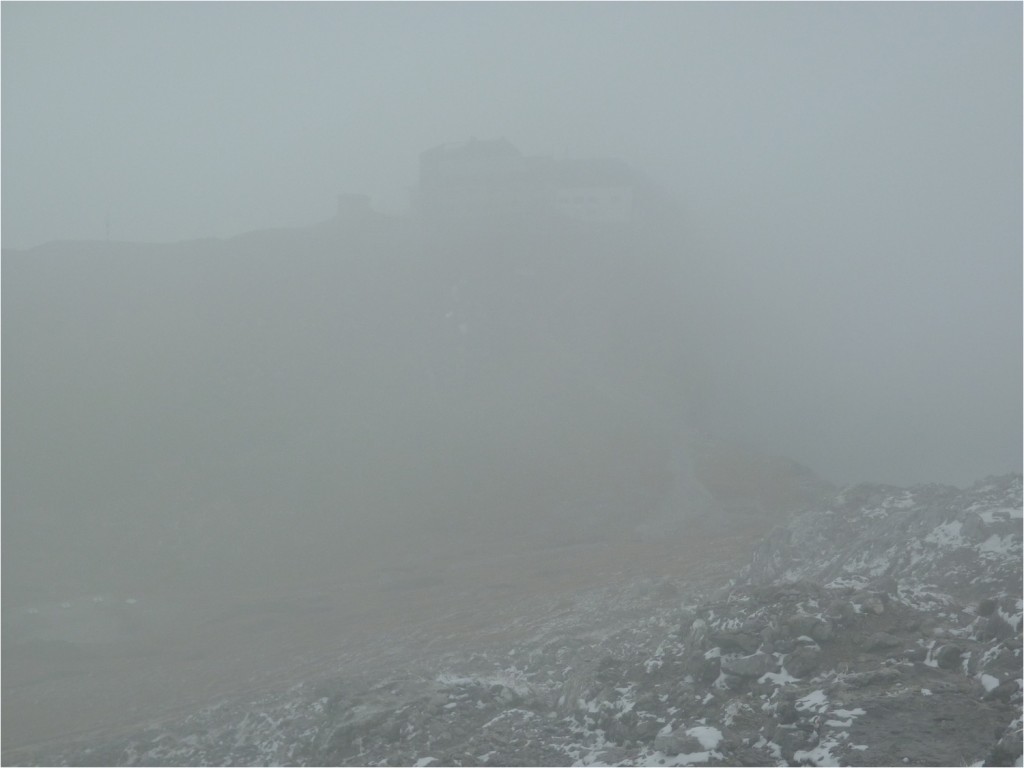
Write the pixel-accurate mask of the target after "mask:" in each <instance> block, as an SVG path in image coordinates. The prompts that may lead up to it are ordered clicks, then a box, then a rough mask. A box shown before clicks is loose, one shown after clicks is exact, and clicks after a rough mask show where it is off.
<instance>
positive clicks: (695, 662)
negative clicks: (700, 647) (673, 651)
mask: <svg viewBox="0 0 1024 768" xmlns="http://www.w3.org/2000/svg"><path fill="white" fill-rule="evenodd" d="M721 668H722V658H721V652H720V651H719V650H718V649H717V648H712V649H711V650H710V651H706V652H704V653H700V652H697V653H694V654H693V655H692V656H691V657H690V659H689V661H688V662H687V664H686V671H687V672H689V673H690V674H691V675H693V678H694V680H696V681H697V682H700V683H703V684H705V685H710V684H711V683H713V682H715V680H717V679H718V675H719V673H720V671H721Z"/></svg>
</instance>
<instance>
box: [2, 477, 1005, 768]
mask: <svg viewBox="0 0 1024 768" xmlns="http://www.w3.org/2000/svg"><path fill="white" fill-rule="evenodd" d="M1021 556H1022V552H1021V478H1020V476H1008V477H1002V478H990V479H988V480H986V481H983V482H981V483H978V484H977V485H975V486H974V487H972V488H970V489H967V490H958V489H955V488H949V487H943V486H921V487H915V488H912V489H909V490H908V489H900V488H891V487H883V486H869V485H864V486H857V487H854V488H849V489H846V490H844V491H843V492H842V493H840V494H839V495H838V496H836V497H835V498H833V499H832V501H831V502H830V503H828V504H825V505H823V506H821V507H820V508H817V509H814V510H811V511H808V512H805V513H802V514H800V515H797V516H796V517H794V518H792V519H790V520H789V521H788V522H787V523H786V524H785V525H784V526H782V527H780V528H777V529H776V530H775V531H774V532H773V533H772V534H771V535H769V536H768V537H767V538H765V539H764V540H763V541H762V542H761V543H760V544H758V545H757V546H756V548H755V550H754V552H753V554H752V556H750V555H749V553H748V556H747V558H746V562H745V563H744V562H735V563H733V562H719V563H717V564H716V566H715V567H714V568H707V569H705V570H704V571H703V572H701V573H700V574H696V575H694V576H693V578H688V579H687V580H686V581H685V582H684V581H682V580H678V579H677V580H673V579H666V578H658V579H653V578H650V577H642V578H637V579H632V580H631V579H628V578H622V579H619V580H617V581H616V582H615V583H613V584H612V585H610V586H609V585H595V586H593V587H590V588H584V589H582V590H581V591H579V592H578V593H576V594H575V595H573V597H572V598H571V599H569V598H566V597H564V596H561V597H552V598H551V599H550V601H549V604H546V605H543V606H541V607H540V609H538V610H536V611H535V612H534V613H532V614H530V615H523V614H521V615H508V616H507V617H506V619H505V620H504V623H503V624H502V625H501V626H494V627H491V631H490V632H488V633H487V634H486V637H485V636H484V635H481V634H479V633H478V634H476V635H472V636H466V637H463V638H461V640H460V636H459V633H458V631H457V628H455V627H453V628H452V634H451V636H450V637H448V638H447V639H445V642H443V643H441V644H440V647H441V648H443V649H444V650H443V651H440V650H439V651H436V652H434V651H431V650H430V646H429V645H428V643H426V642H425V641H424V639H423V638H418V637H416V636H414V635H407V636H404V637H401V638H399V637H389V638H382V639H381V646H380V648H378V649H377V652H376V653H375V654H371V655H367V656H365V657H362V658H357V657H355V658H350V659H347V660H339V662H338V664H337V665H336V667H335V668H336V674H333V675H329V676H324V677H320V678H318V679H315V680H310V681H306V682H302V683H296V684H295V685H294V686H293V687H291V688H288V689H280V690H277V691H273V692H270V693H266V694H264V695H262V696H260V697H258V698H253V697H249V698H236V699H232V700H225V701H222V702H220V703H218V704H217V705H215V706H211V707H208V708H206V709H204V710H202V711H196V712H193V713H191V714H189V715H188V716H183V717H180V718H179V719H175V720H165V721H163V722H160V723H153V724H151V725H149V726H147V727H139V728H138V729H136V730H134V731H131V732H127V733H124V732H123V733H121V734H120V735H118V736H117V737H112V736H109V735H108V736H106V737H103V738H100V737H95V738H92V739H91V740H90V741H88V742H84V743H78V744H76V745H74V746H73V747H71V746H66V747H64V748H61V749H56V748H49V749H48V750H46V751H45V753H44V751H42V750H37V751H34V752H22V753H20V754H18V755H17V756H16V758H15V756H12V759H8V760H6V762H8V763H12V760H14V761H16V762H18V763H22V764H24V763H43V764H46V763H49V764H75V765H86V764H94V765H115V764H116V765H156V764H165V765H190V764H247V765H270V764H294V765H420V766H425V765H602V764H604V765H666V766H667V765H1021V762H1022V761H1021V753H1022V749H1021V741H1022V735H1021V734H1022V717H1021V714H1022V674H1021V663H1022V658H1021V652H1022V651H1021V640H1022V635H1021V629H1022V601H1021Z"/></svg>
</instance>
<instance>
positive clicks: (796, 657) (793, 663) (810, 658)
mask: <svg viewBox="0 0 1024 768" xmlns="http://www.w3.org/2000/svg"><path fill="white" fill-rule="evenodd" d="M783 666H784V667H785V668H786V671H787V672H789V674H791V675H793V677H810V676H812V675H813V674H814V673H815V672H817V671H818V670H819V669H820V668H821V649H820V648H815V647H814V646H811V645H802V646H800V647H799V648H797V649H796V650H795V651H793V652H792V653H791V654H789V655H788V656H787V657H786V659H785V661H784V662H783Z"/></svg>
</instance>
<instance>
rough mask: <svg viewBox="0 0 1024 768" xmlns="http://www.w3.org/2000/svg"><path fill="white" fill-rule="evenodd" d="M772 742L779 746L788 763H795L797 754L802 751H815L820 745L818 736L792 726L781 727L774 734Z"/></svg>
mask: <svg viewBox="0 0 1024 768" xmlns="http://www.w3.org/2000/svg"><path fill="white" fill-rule="evenodd" d="M772 741H774V742H775V743H776V744H778V745H779V748H780V749H781V750H782V756H783V757H784V758H786V762H790V763H792V762H795V760H796V758H795V754H796V753H797V752H799V751H800V750H806V749H813V748H814V747H815V746H817V744H818V735H817V734H816V733H814V732H813V731H807V730H803V729H801V728H796V727H794V726H792V725H780V726H779V727H777V728H776V729H775V732H774V734H772Z"/></svg>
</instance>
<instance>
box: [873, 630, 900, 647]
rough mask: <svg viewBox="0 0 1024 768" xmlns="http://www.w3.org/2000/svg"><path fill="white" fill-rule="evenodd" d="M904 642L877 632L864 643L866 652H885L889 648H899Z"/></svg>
mask: <svg viewBox="0 0 1024 768" xmlns="http://www.w3.org/2000/svg"><path fill="white" fill-rule="evenodd" d="M901 645H903V641H902V640H900V639H899V638H898V637H896V636H895V635H890V634H889V633H888V632H875V634H873V635H871V637H869V638H868V639H867V640H866V641H865V642H864V650H865V651H884V650H888V649H889V648H898V647H899V646H901Z"/></svg>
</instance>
